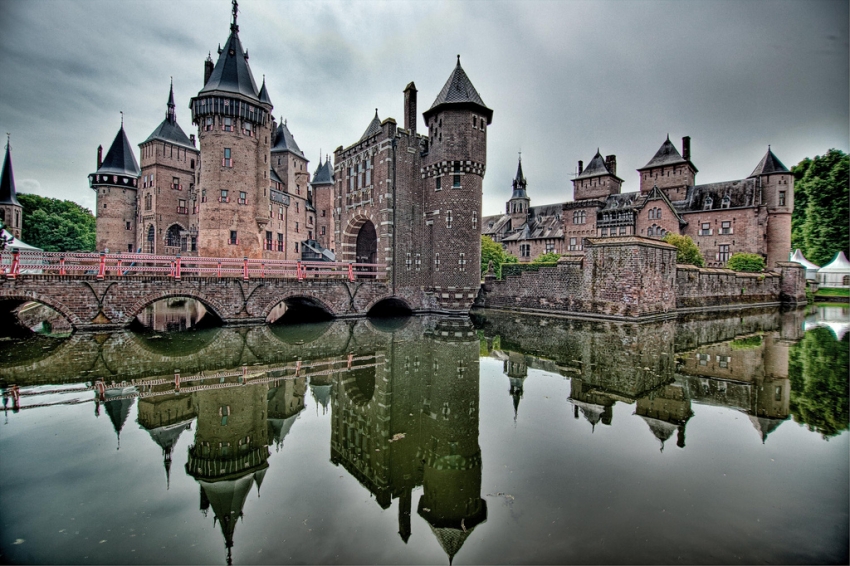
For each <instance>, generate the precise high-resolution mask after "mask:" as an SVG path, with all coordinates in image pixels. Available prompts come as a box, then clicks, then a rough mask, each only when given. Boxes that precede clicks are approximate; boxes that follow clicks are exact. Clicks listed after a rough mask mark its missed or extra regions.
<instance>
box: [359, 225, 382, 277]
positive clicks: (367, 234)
mask: <svg viewBox="0 0 850 566" xmlns="http://www.w3.org/2000/svg"><path fill="white" fill-rule="evenodd" d="M355 250H356V251H355V254H356V257H355V259H354V261H355V262H356V263H377V261H378V235H377V234H376V233H375V225H374V224H372V223H371V222H370V221H369V220H367V221H366V222H365V223H364V224H363V226H361V227H360V231H359V232H358V233H357V246H356V248H355ZM360 270H361V271H375V269H374V268H372V267H368V268H361V269H360ZM372 277H373V276H372Z"/></svg>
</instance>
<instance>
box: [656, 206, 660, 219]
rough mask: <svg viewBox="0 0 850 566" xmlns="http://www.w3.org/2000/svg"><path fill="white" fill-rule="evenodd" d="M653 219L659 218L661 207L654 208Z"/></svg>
mask: <svg viewBox="0 0 850 566" xmlns="http://www.w3.org/2000/svg"><path fill="white" fill-rule="evenodd" d="M655 219H656V220H661V209H660V208H656V209H655Z"/></svg>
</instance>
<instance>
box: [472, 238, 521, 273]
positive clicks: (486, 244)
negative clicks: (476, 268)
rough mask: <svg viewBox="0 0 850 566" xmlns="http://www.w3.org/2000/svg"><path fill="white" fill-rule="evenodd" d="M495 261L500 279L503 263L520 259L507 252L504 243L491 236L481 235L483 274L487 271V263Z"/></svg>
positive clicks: (494, 268) (494, 265)
mask: <svg viewBox="0 0 850 566" xmlns="http://www.w3.org/2000/svg"><path fill="white" fill-rule="evenodd" d="M491 261H492V262H493V270H494V271H495V272H496V277H497V278H498V279H501V278H502V264H505V263H517V262H519V259H517V258H516V257H515V256H512V255H511V254H509V253H507V252H506V251H505V250H504V248H502V244H499V243H497V242H494V241H493V238H491V237H490V236H481V275H484V274H485V273H486V272H487V265H488V264H489V263H490V262H491Z"/></svg>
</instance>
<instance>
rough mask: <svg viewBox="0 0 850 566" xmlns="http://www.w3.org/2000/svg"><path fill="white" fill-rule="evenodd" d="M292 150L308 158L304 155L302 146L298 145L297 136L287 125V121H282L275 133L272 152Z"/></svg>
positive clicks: (291, 151)
mask: <svg viewBox="0 0 850 566" xmlns="http://www.w3.org/2000/svg"><path fill="white" fill-rule="evenodd" d="M287 151H288V152H290V153H293V154H295V155H297V156H298V157H302V158H304V159H307V158H306V157H305V156H304V152H302V151H301V148H300V147H298V144H297V143H295V138H294V137H293V136H292V132H290V131H289V127H288V126H287V125H286V121H283V122H281V123H280V125H279V126H278V127H277V130H275V133H274V145H273V146H272V150H271V152H272V153H284V152H287Z"/></svg>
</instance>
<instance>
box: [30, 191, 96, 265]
mask: <svg viewBox="0 0 850 566" xmlns="http://www.w3.org/2000/svg"><path fill="white" fill-rule="evenodd" d="M18 200H19V201H20V203H21V206H22V207H23V214H24V225H23V231H22V233H21V239H22V240H23V241H25V242H26V243H28V244H30V245H32V246H35V247H37V248H41V249H43V250H44V251H46V252H90V251H94V249H95V245H96V240H95V230H96V228H95V218H94V215H92V213H91V211H90V210H88V209H87V208H83V207H82V206H80V205H79V204H77V203H75V202H72V201H69V200H59V199H54V198H46V197H40V196H38V195H31V194H19V195H18Z"/></svg>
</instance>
